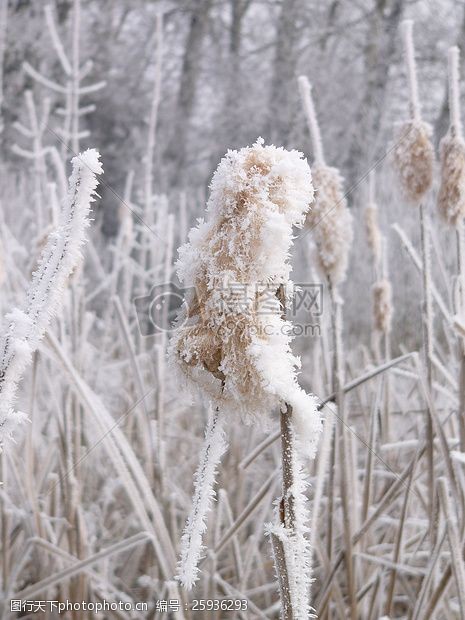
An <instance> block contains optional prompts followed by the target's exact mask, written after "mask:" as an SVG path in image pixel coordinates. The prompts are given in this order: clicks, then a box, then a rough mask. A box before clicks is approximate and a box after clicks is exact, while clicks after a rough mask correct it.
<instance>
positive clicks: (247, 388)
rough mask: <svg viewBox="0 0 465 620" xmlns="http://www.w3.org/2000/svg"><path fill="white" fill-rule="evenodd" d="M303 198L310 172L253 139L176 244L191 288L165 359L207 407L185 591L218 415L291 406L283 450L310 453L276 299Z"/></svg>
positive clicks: (182, 573) (308, 406)
mask: <svg viewBox="0 0 465 620" xmlns="http://www.w3.org/2000/svg"><path fill="white" fill-rule="evenodd" d="M312 198H313V187H312V178H311V173H310V168H309V166H308V164H307V162H306V161H305V160H304V159H303V157H302V155H301V154H300V153H298V152H296V151H290V152H288V151H285V150H284V149H282V148H276V147H274V146H264V145H263V141H262V140H261V139H260V140H258V141H257V142H256V143H255V144H254V145H253V146H252V147H247V148H243V149H241V150H240V151H229V152H228V153H227V155H226V156H225V157H224V158H223V159H222V161H221V162H220V164H219V166H218V169H217V171H216V172H215V175H214V177H213V180H212V184H211V195H210V199H209V201H208V205H207V214H208V219H207V221H206V222H204V221H201V222H200V223H199V225H198V226H197V227H196V228H194V229H193V230H192V231H191V232H190V234H189V242H188V243H187V244H186V245H184V246H182V247H181V249H180V258H179V261H178V274H179V277H180V279H181V280H182V281H183V283H184V285H185V286H186V287H191V288H192V291H195V294H192V297H191V299H190V300H188V303H187V310H184V311H183V313H182V316H180V318H179V323H178V328H177V330H176V331H175V333H174V336H173V338H172V341H171V345H170V358H171V361H172V364H173V366H174V367H175V368H177V369H178V370H179V371H180V372H181V376H182V377H183V378H184V379H185V380H187V384H188V385H189V386H190V387H191V388H194V389H195V390H197V389H198V388H200V390H201V391H202V392H203V393H204V394H207V395H208V397H209V400H210V401H211V403H212V404H213V406H214V407H215V409H216V411H215V413H214V415H213V416H212V420H211V422H210V425H209V429H208V430H207V439H206V445H205V448H204V450H203V456H202V459H201V463H200V466H199V469H198V470H197V474H196V481H195V482H196V489H195V495H194V506H193V510H192V513H191V517H190V518H189V520H188V523H187V526H186V530H185V532H184V536H183V540H182V550H181V562H180V566H179V574H178V578H179V579H180V581H181V582H182V583H183V585H185V586H186V587H188V588H189V587H192V585H193V584H194V583H195V581H196V579H197V576H198V569H197V563H198V559H199V557H200V554H201V551H202V546H201V534H202V532H203V530H204V528H205V517H206V513H207V510H208V503H209V498H211V496H212V493H213V492H212V490H211V485H212V482H213V473H214V470H215V465H216V463H214V462H212V460H214V459H215V458H219V457H220V456H221V453H222V451H223V449H219V448H218V445H220V444H222V441H223V439H222V436H223V431H222V426H223V424H224V420H225V419H226V418H228V419H230V420H235V421H238V420H242V421H245V422H251V421H252V422H253V421H256V422H258V423H259V424H260V425H262V426H263V425H266V424H267V421H268V420H269V419H270V413H271V412H272V411H273V410H275V409H276V408H277V406H280V405H281V406H284V403H285V404H286V405H287V408H288V410H289V412H291V411H292V414H291V413H289V420H290V421H291V428H292V430H291V433H292V434H293V438H294V443H293V447H294V448H297V449H298V451H299V453H300V454H301V456H303V454H304V453H305V454H306V455H309V456H313V454H314V452H315V449H316V442H317V438H318V435H319V432H320V427H321V421H320V416H319V414H318V412H317V409H316V406H315V400H314V398H313V397H312V396H309V395H307V394H306V393H305V392H303V390H302V389H301V388H300V387H299V385H298V383H297V378H296V372H295V371H296V368H297V367H298V366H299V363H300V362H299V360H298V358H296V357H294V356H293V354H292V352H291V348H290V341H291V335H290V332H291V329H290V325H289V324H288V323H287V322H286V321H285V320H284V318H283V316H282V314H283V308H282V303H281V301H280V299H278V296H277V293H278V290H280V291H282V290H287V291H289V289H290V288H291V287H290V281H289V275H290V269H291V268H290V265H289V250H290V248H291V245H292V238H293V237H292V227H293V226H302V225H303V223H304V220H305V215H306V212H307V210H308V208H309V205H310V203H311V201H312ZM282 415H283V414H282ZM215 438H216V439H215ZM216 442H218V445H217V444H216ZM299 488H300V487H299ZM297 491H299V489H297V488H296V490H295V492H297ZM299 492H300V491H299Z"/></svg>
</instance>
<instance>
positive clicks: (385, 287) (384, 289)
mask: <svg viewBox="0 0 465 620" xmlns="http://www.w3.org/2000/svg"><path fill="white" fill-rule="evenodd" d="M373 317H374V327H375V329H376V330H377V331H378V332H381V333H382V334H388V333H389V332H390V331H391V321H392V287H391V283H390V281H389V280H388V279H387V278H383V279H382V280H378V282H375V284H374V285H373Z"/></svg>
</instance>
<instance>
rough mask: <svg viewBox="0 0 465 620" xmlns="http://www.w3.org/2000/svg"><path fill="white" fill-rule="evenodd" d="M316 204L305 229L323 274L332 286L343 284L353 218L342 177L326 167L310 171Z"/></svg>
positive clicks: (351, 236)
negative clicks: (310, 234) (315, 251)
mask: <svg viewBox="0 0 465 620" xmlns="http://www.w3.org/2000/svg"><path fill="white" fill-rule="evenodd" d="M312 176H313V185H314V187H315V201H314V203H313V205H312V209H311V211H310V212H309V213H308V215H307V220H306V226H307V227H308V228H309V229H310V230H311V231H312V235H313V238H314V239H315V243H316V247H317V251H318V259H319V263H320V267H321V269H322V271H323V273H324V274H325V275H326V276H328V277H329V278H330V279H331V280H332V282H333V284H338V283H340V282H341V281H343V280H344V278H345V275H346V270H347V263H348V257H349V250H350V246H351V244H352V239H353V232H352V216H351V214H350V211H349V209H348V207H347V200H346V198H345V196H344V194H343V190H342V177H341V175H340V174H339V171H338V170H337V169H336V168H330V167H329V166H326V165H321V166H317V167H315V168H314V169H313V175H312Z"/></svg>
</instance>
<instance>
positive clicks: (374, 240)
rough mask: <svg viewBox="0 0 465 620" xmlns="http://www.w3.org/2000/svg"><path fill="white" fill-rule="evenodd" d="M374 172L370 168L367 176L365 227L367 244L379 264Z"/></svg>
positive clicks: (378, 232)
mask: <svg viewBox="0 0 465 620" xmlns="http://www.w3.org/2000/svg"><path fill="white" fill-rule="evenodd" d="M374 177H375V172H374V170H372V171H371V172H370V175H369V178H368V204H367V206H366V207H365V213H364V216H365V229H366V234H367V239H368V245H369V247H370V250H371V252H372V254H373V258H374V261H375V265H379V264H380V262H381V257H382V246H383V239H382V235H381V231H380V229H379V223H378V205H377V204H376V201H375V188H374V184H375V178H374Z"/></svg>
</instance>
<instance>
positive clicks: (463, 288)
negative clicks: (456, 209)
mask: <svg viewBox="0 0 465 620" xmlns="http://www.w3.org/2000/svg"><path fill="white" fill-rule="evenodd" d="M456 238H457V263H458V271H459V274H458V275H459V277H458V286H459V297H458V299H459V308H458V312H457V314H459V316H460V318H461V319H462V320H463V318H464V316H465V252H464V250H465V245H464V241H465V240H464V225H463V222H460V223H459V225H458V226H457V237H456ZM458 349H459V358H460V365H459V420H458V422H459V437H460V451H461V452H465V338H464V337H463V336H461V335H459V336H458Z"/></svg>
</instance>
